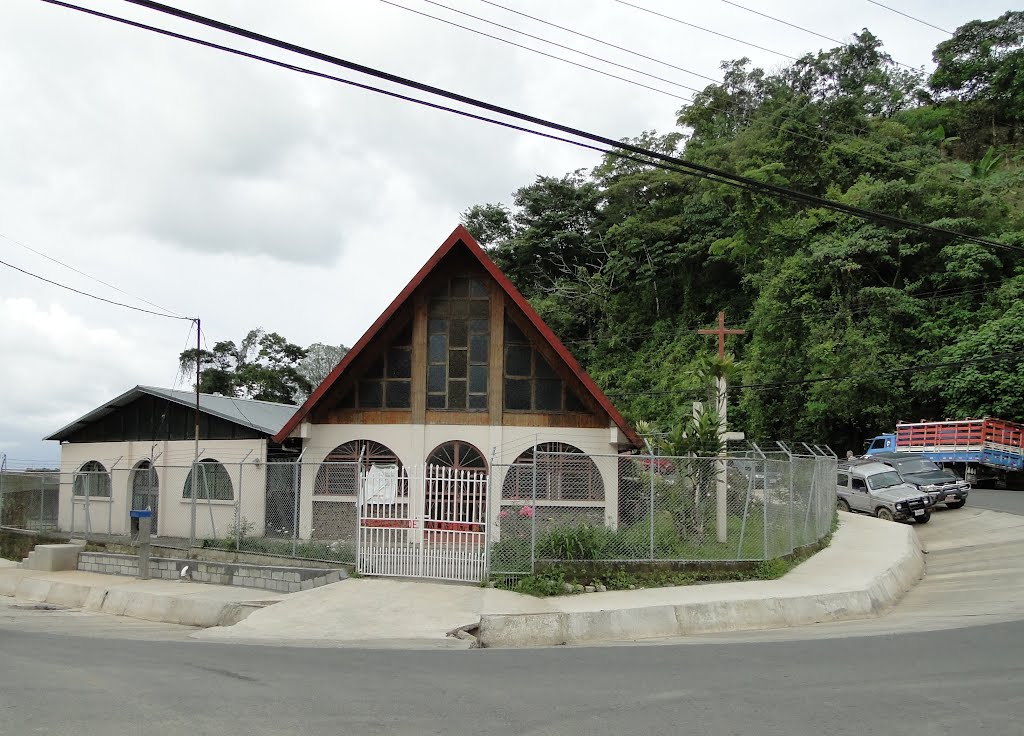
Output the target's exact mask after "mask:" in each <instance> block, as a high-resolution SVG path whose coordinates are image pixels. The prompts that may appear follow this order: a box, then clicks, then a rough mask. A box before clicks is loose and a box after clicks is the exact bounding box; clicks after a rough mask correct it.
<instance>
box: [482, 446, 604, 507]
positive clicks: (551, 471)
mask: <svg viewBox="0 0 1024 736" xmlns="http://www.w3.org/2000/svg"><path fill="white" fill-rule="evenodd" d="M535 465H536V467H535ZM534 479H536V483H537V500H539V501H603V500H604V481H603V480H602V479H601V471H600V470H598V468H597V465H596V464H595V463H594V461H593V460H592V459H591V458H590V456H588V455H586V454H584V453H583V451H582V450H580V449H579V448H578V447H573V446H572V445H569V444H566V443H564V442H542V443H541V444H539V445H537V460H536V464H535V463H534V454H533V448H532V447H531V448H529V449H527V450H525V451H524V452H523V453H522V454H520V455H519V457H517V458H516V460H515V463H514V464H513V465H512V467H510V468H509V469H508V473H506V475H505V482H504V483H502V487H501V496H502V498H507V499H511V498H518V499H527V500H529V499H532V498H533V487H534V486H533V484H534Z"/></svg>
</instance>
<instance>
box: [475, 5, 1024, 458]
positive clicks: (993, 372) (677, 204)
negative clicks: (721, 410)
mask: <svg viewBox="0 0 1024 736" xmlns="http://www.w3.org/2000/svg"><path fill="white" fill-rule="evenodd" d="M935 62H936V65H937V66H936V70H935V72H934V73H933V74H932V76H931V77H930V78H928V79H926V78H924V77H923V76H922V75H920V74H918V73H916V72H913V71H908V70H907V69H906V68H904V67H902V66H900V65H898V64H896V63H895V62H894V61H893V60H892V59H891V58H890V57H889V56H888V55H887V54H886V53H885V52H884V50H883V48H882V45H881V42H880V41H879V40H878V39H877V38H876V37H874V36H873V35H872V34H871V33H869V32H868V31H864V32H862V33H861V34H859V35H857V36H855V37H854V39H853V41H852V42H851V43H850V44H849V45H847V46H843V47H840V48H835V49H832V50H830V51H827V52H823V53H819V54H813V55H807V56H805V57H803V58H801V59H800V60H798V61H796V62H794V63H793V64H792V65H790V66H789V67H787V68H783V69H781V70H779V71H776V72H770V73H769V72H766V71H764V70H761V69H756V68H752V67H751V65H750V64H749V62H748V61H747V60H745V59H741V60H739V61H735V62H731V63H727V64H724V65H723V72H724V75H723V82H722V83H721V84H716V85H711V86H709V87H707V88H706V89H705V90H704V91H703V92H702V93H701V94H699V95H697V96H696V97H695V98H694V100H693V102H692V104H688V105H686V106H685V107H684V108H682V109H681V110H680V111H679V116H678V125H679V129H678V130H677V131H673V132H671V133H668V134H657V133H655V132H645V133H643V134H642V135H640V136H638V137H637V138H635V139H633V141H632V142H634V143H636V144H638V145H641V146H644V147H647V148H651V149H656V150H658V151H661V152H667V153H671V154H674V155H679V156H682V157H684V158H686V159H688V160H690V161H694V162H698V163H702V164H706V165H709V166H714V167H717V168H720V169H725V170H728V171H730V172H735V173H738V174H742V175H745V176H748V177H753V178H756V179H758V180H761V181H765V182H771V183H773V184H778V185H782V186H787V187H791V188H794V189H798V190H801V191H804V192H809V193H813V194H816V195H820V196H826V197H828V198H831V199H833V200H838V201H840V202H843V203H847V204H851V205H856V206H858V207H863V208H869V209H872V210H877V211H881V212H885V213H889V214H893V215H897V216H899V217H902V218H906V219H911V220H915V221H918V222H922V223H928V224H932V225H936V226H940V227H943V228H948V229H952V230H956V231H959V232H963V233H968V234H971V235H978V236H984V237H985V238H988V239H991V240H994V241H998V242H999V243H1002V244H1005V245H1007V246H1011V247H1010V248H1004V249H997V248H992V247H985V246H978V245H972V244H964V243H962V242H960V241H951V240H950V239H948V238H944V237H936V236H932V235H927V234H922V233H920V232H918V231H915V230H913V229H899V228H893V227H890V226H886V225H883V224H880V223H877V222H872V221H869V220H862V219H857V218H854V217H852V216H849V215H846V214H840V213H836V212H834V211H831V210H825V209H816V208H807V207H802V206H800V205H797V204H794V203H792V202H789V201H786V200H782V199H778V198H774V197H770V196H764V195H759V194H752V193H750V192H747V191H742V190H738V189H735V188H731V187H728V186H726V185H723V184H720V183H712V182H709V181H707V180H705V179H701V178H697V177H693V176H688V175H685V174H681V173H676V172H674V171H666V170H663V169H659V168H655V167H653V166H649V165H647V164H645V163H642V162H638V161H636V160H628V159H624V158H621V157H615V156H608V157H606V158H605V160H604V161H603V163H602V164H600V165H599V166H597V167H596V168H595V169H593V170H592V171H590V172H585V171H576V172H572V173H569V174H567V175H565V176H563V177H538V178H537V180H536V181H535V182H534V183H533V184H531V185H529V186H525V187H523V188H521V189H519V190H518V191H516V192H515V194H514V197H513V205H512V207H511V208H509V207H505V206H503V205H492V204H488V205H478V206H475V207H472V208H471V209H469V210H468V211H467V212H466V213H465V214H464V222H465V224H466V225H467V227H469V229H470V231H471V232H473V234H474V235H475V236H476V237H478V238H479V240H480V241H481V243H482V244H483V245H484V246H485V247H487V248H488V249H489V251H490V253H491V255H492V257H493V258H494V259H495V260H496V261H497V262H498V263H499V265H500V266H501V267H502V268H503V269H504V270H505V272H506V273H507V274H508V275H509V276H510V277H511V278H512V280H513V281H514V283H515V284H516V285H517V286H518V287H519V288H520V289H521V290H522V291H523V293H524V294H525V295H526V296H527V297H528V298H529V299H530V301H531V302H532V303H533V304H534V306H535V307H536V308H537V309H538V311H539V312H540V313H541V315H542V316H543V317H544V318H545V319H546V320H547V321H548V323H549V324H550V325H551V326H552V327H553V329H554V330H555V331H556V333H558V334H559V336H560V337H561V338H562V339H563V340H564V341H565V342H566V343H567V345H568V346H569V347H570V348H571V349H572V350H573V352H574V353H575V354H576V355H577V357H578V358H579V359H580V360H581V362H582V363H583V364H584V365H585V366H586V368H587V369H588V370H589V371H590V372H591V374H592V375H593V376H594V377H595V379H596V380H597V381H598V383H599V384H601V385H602V387H603V388H604V389H605V390H606V391H607V392H608V393H609V394H610V395H611V396H612V398H613V399H614V400H615V401H616V403H617V404H618V405H619V406H620V407H621V408H622V409H623V410H624V412H625V413H626V414H627V416H628V417H629V418H630V419H632V420H634V421H640V420H643V421H646V422H649V423H652V424H654V425H660V426H661V427H662V428H663V429H667V428H670V427H673V426H678V424H679V423H680V420H681V419H682V418H684V417H687V416H688V415H689V414H690V412H691V402H692V401H693V400H694V399H695V398H701V399H706V391H705V389H704V388H703V387H704V385H705V383H706V382H705V381H704V380H703V379H701V378H700V375H701V370H700V367H701V366H702V365H706V359H707V355H708V354H709V353H711V352H712V351H713V349H714V347H715V345H714V340H713V339H712V338H707V337H704V336H699V335H698V334H697V333H696V330H697V329H698V328H701V327H710V326H712V324H713V320H714V318H715V315H716V314H717V312H718V311H719V310H723V309H724V310H725V311H726V313H727V315H728V321H729V323H730V326H736V327H743V328H745V329H746V330H747V333H746V335H744V336H743V337H742V338H730V350H731V351H732V352H733V353H734V355H735V357H736V359H737V361H738V363H737V370H736V375H735V376H734V379H733V380H734V384H736V385H739V384H744V385H746V386H748V388H745V389H737V390H734V391H732V392H731V396H730V425H731V427H732V428H735V429H743V430H745V431H746V432H747V433H748V436H750V437H754V438H783V439H786V438H797V439H805V440H813V441H816V442H829V443H831V444H833V446H834V447H835V448H836V449H837V450H839V451H845V450H846V449H847V448H857V447H859V446H860V444H861V442H862V441H863V439H864V438H865V437H866V436H869V435H872V434H874V433H877V432H879V431H883V430H888V429H891V428H892V426H893V425H894V423H895V422H896V421H897V420H898V419H920V418H944V417H947V416H956V417H961V416H979V415H982V414H992V415H998V416H1002V417H1004V418H1007V419H1014V420H1018V421H1019V420H1024V367H1022V363H1021V351H1022V350H1024V304H1022V300H1021V297H1022V295H1024V258H1022V256H1024V212H1022V208H1021V203H1022V201H1024V155H1022V153H1021V148H1020V146H1019V144H1020V141H1021V135H1022V132H1024V120H1022V117H1024V13H1021V12H1009V13H1007V14H1005V15H1003V16H1002V17H1000V18H998V19H996V20H993V21H986V22H981V21H976V22H973V23H969V24H967V25H965V26H963V27H962V28H960V29H958V31H957V33H956V34H955V35H954V36H953V37H952V38H951V39H949V40H948V41H945V42H943V43H942V44H941V45H940V46H939V47H938V48H937V49H936V51H935ZM1015 248H1016V250H1015ZM993 355H996V356H1000V357H995V358H991V357H989V356H993ZM935 364H943V365H941V366H940V367H930V366H934V365H935ZM812 379H825V380H812Z"/></svg>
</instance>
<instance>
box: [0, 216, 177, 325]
mask: <svg viewBox="0 0 1024 736" xmlns="http://www.w3.org/2000/svg"><path fill="white" fill-rule="evenodd" d="M0 238H3V239H4V240H6V241H8V242H9V243H14V244H15V245H17V246H20V247H22V248H24V249H25V250H27V251H30V252H32V253H35V254H36V255H37V256H41V257H42V258H45V259H46V260H48V261H51V262H53V263H56V264H57V265H58V266H63V267H64V268H66V269H68V270H69V271H74V272H75V273H77V274H79V275H80V276H85V277H86V278H87V279H92V280H93V281H95V282H96V283H98V284H102V285H103V286H106V287H108V288H110V289H113V290H114V291H117V292H120V293H122V294H124V295H125V296H130V297H131V298H132V299H137V300H138V301H140V302H142V303H143V304H148V305H149V306H151V307H156V308H157V309H160V310H162V311H164V312H168V313H169V314H173V315H175V316H176V317H181V318H182V319H189V318H188V317H185V316H183V315H181V314H178V313H177V312H175V311H174V310H173V309H168V308H167V307H162V306H160V305H159V304H156V303H154V302H151V301H149V300H147V299H143V298H142V297H141V296H136V295H135V294H132V293H131V292H128V291H125V290H124V289H121V288H118V287H117V286H114V285H113V284H110V283H107V282H106V281H104V280H103V279H98V278H96V277H95V276H92V275H90V274H87V273H86V272H85V271H82V270H80V269H77V268H75V267H74V266H72V265H69V264H67V263H65V262H64V261H61V260H59V259H57V258H54V257H53V256H50V255H47V254H46V253H43V252H42V251H40V250H36V249H35V248H33V247H32V246H30V245H26V244H25V243H22V242H21V241H20V240H15V239H14V238H12V237H9V236H7V235H4V234H3V233H0Z"/></svg>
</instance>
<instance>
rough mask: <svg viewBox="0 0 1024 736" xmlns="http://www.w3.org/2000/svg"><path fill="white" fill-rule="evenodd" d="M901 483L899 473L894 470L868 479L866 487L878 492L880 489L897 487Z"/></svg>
mask: <svg viewBox="0 0 1024 736" xmlns="http://www.w3.org/2000/svg"><path fill="white" fill-rule="evenodd" d="M902 482H903V481H902V480H900V474H899V473H897V472H896V471H895V470H889V471H887V472H885V473H877V474H875V475H872V476H871V477H870V478H868V487H869V488H870V489H871V490H873V491H878V490H881V489H882V488H890V487H892V486H898V485H899V484H900V483H902Z"/></svg>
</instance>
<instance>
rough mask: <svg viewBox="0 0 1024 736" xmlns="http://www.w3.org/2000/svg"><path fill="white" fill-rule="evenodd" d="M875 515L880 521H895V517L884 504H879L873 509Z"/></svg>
mask: <svg viewBox="0 0 1024 736" xmlns="http://www.w3.org/2000/svg"><path fill="white" fill-rule="evenodd" d="M875 516H877V517H878V518H879V519H881V520H882V521H895V520H896V517H894V516H893V515H892V512H891V511H890V510H889V509H887V508H886V507H885V506H879V507H878V508H877V509H875Z"/></svg>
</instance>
